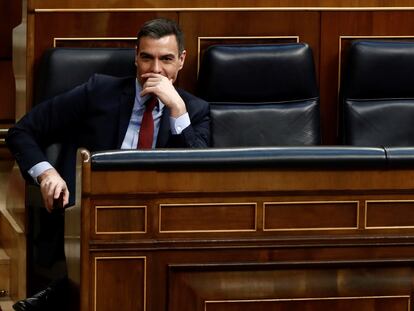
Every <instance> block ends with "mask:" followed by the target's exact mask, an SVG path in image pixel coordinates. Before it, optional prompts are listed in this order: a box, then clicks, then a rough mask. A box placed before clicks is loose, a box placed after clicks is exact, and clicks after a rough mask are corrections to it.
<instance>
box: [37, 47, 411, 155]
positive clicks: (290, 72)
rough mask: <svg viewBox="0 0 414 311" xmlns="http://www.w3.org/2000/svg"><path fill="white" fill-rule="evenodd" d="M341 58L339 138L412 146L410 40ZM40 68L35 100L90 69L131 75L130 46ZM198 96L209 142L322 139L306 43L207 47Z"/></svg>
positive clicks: (78, 54)
mask: <svg viewBox="0 0 414 311" xmlns="http://www.w3.org/2000/svg"><path fill="white" fill-rule="evenodd" d="M346 59H347V62H346V64H345V66H343V68H344V70H343V75H342V79H341V81H342V84H341V94H340V102H341V113H340V115H341V130H342V131H343V133H342V137H344V141H343V143H344V144H345V145H355V146H411V145H414V127H413V126H411V122H410V121H411V120H413V117H414V108H413V107H414V88H413V87H412V81H413V79H412V78H413V75H414V68H413V67H414V43H409V42H391V41H388V42H375V41H355V42H353V44H352V45H351V47H350V49H349V51H348V54H347V57H346ZM39 68H40V69H39V76H38V78H37V81H38V85H37V86H36V89H35V102H40V101H41V100H43V99H45V98H49V97H51V96H53V95H56V94H58V93H61V92H63V91H65V90H68V89H70V88H72V87H74V86H75V85H77V84H80V83H82V82H84V81H86V80H87V79H88V78H89V77H90V76H91V75H92V74H93V73H103V74H110V75H116V76H125V75H134V74H135V66H134V50H133V49H111V48H90V49H76V48H54V49H51V50H49V51H48V52H47V53H46V54H45V55H44V57H43V59H42V62H41V65H40V67H39ZM198 95H199V96H200V97H202V98H204V99H205V100H207V101H208V102H210V104H211V116H212V146H213V147H246V146H307V145H318V144H320V143H321V138H320V120H319V115H320V113H319V91H318V86H317V81H316V74H315V66H314V62H313V55H312V51H311V49H310V47H309V46H308V45H307V44H305V43H294V44H273V45H216V46H211V47H209V48H208V49H207V50H206V51H205V52H204V54H203V59H202V62H201V66H200V71H199V79H198ZM332 117H336V116H332Z"/></svg>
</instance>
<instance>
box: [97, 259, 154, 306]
mask: <svg viewBox="0 0 414 311" xmlns="http://www.w3.org/2000/svg"><path fill="white" fill-rule="evenodd" d="M94 267H95V275H94V276H95V282H94V292H93V297H94V299H93V301H94V307H93V310H94V311H113V310H142V311H144V310H146V303H145V296H146V258H145V257H142V256H113V255H111V256H99V255H97V256H96V257H94ZM115 284H116V285H115ZM114 285H115V286H114ZM121 306H122V307H121Z"/></svg>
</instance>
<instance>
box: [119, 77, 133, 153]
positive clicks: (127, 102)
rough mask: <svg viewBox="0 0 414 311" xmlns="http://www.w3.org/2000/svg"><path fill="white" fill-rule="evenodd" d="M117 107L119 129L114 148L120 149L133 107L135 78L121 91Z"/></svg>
mask: <svg viewBox="0 0 414 311" xmlns="http://www.w3.org/2000/svg"><path fill="white" fill-rule="evenodd" d="M119 100H120V106H119V127H118V140H117V144H116V148H117V149H120V148H121V145H122V142H123V140H124V138H125V134H126V131H127V129H128V124H129V120H130V118H131V114H132V108H133V107H134V100H135V78H134V79H132V78H131V82H130V83H127V85H126V87H125V88H124V89H123V90H122V94H121V96H120V99H119Z"/></svg>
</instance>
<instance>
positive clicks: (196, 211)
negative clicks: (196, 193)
mask: <svg viewBox="0 0 414 311" xmlns="http://www.w3.org/2000/svg"><path fill="white" fill-rule="evenodd" d="M194 215H197V218H194ZM159 220H160V221H159V222H160V226H159V231H160V232H161V233H162V232H165V233H174V232H176V233H180V232H188V233H191V232H244V231H255V230H256V223H257V204H256V203H210V204H201V203H199V204H160V213H159Z"/></svg>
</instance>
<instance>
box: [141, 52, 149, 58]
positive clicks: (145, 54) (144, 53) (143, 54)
mask: <svg viewBox="0 0 414 311" xmlns="http://www.w3.org/2000/svg"><path fill="white" fill-rule="evenodd" d="M139 56H150V57H152V55H151V54H150V53H147V52H140V53H139Z"/></svg>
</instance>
